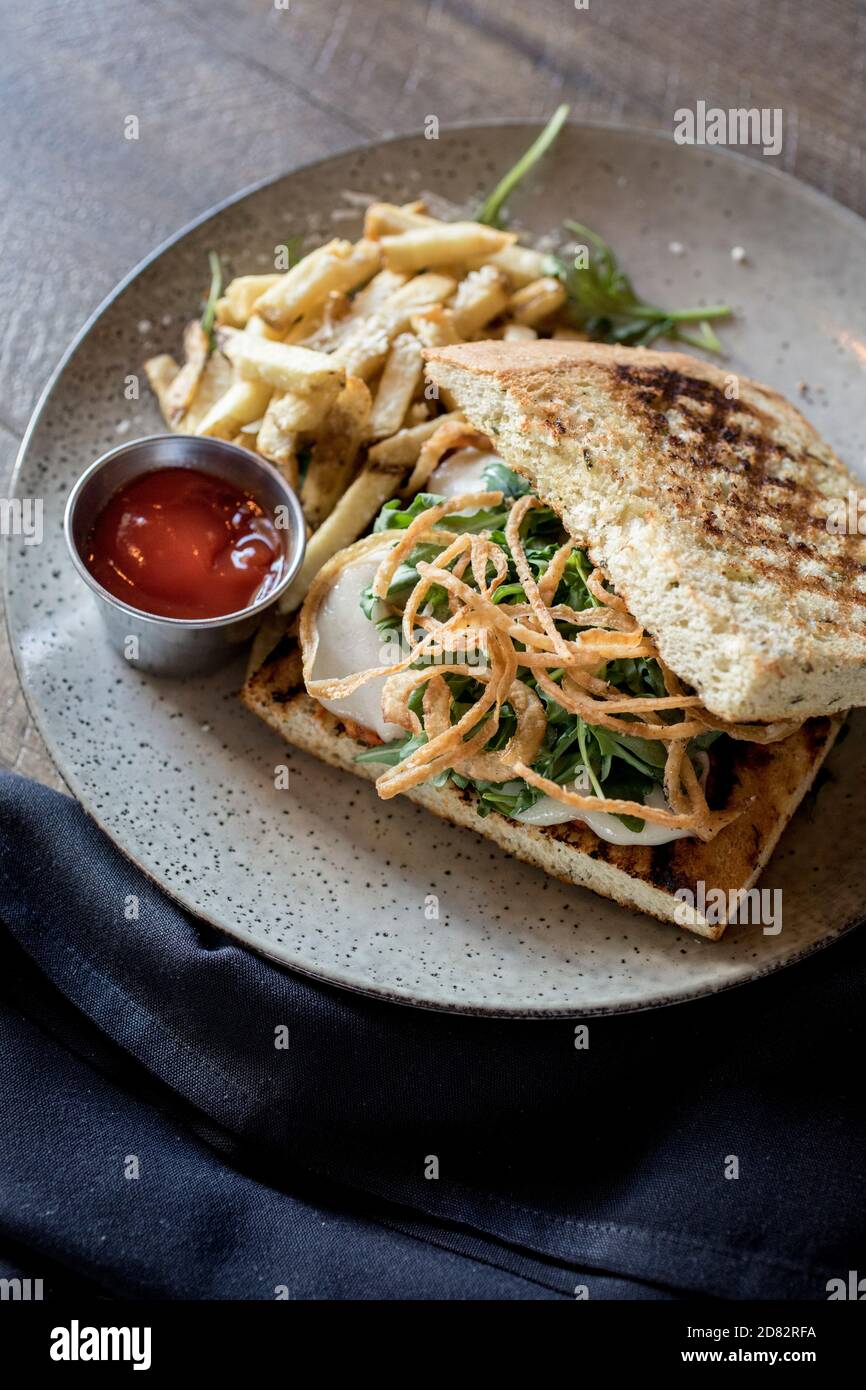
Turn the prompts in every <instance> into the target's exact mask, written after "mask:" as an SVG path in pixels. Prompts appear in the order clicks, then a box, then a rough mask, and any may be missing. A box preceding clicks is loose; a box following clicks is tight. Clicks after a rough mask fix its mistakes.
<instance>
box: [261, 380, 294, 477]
mask: <svg viewBox="0 0 866 1390" xmlns="http://www.w3.org/2000/svg"><path fill="white" fill-rule="evenodd" d="M278 399H279V393H278V392H274V394H273V396H271V399H270V403H269V405H268V408H267V410H266V411H265V414H264V418H263V419H262V422H261V425H260V426H259V429H258V434H257V437H256V451H257V453H260V454H261V455H262V457H263V458H266V459H269V460H270V462H271V463H273V464H275V465H276V467H277V468H279V470H280V472H281V473H282V475H283V477H284V478H285V479H286V481H287V482H288V483H289V484H290V486H291V487H297V484H298V436H297V433H296V432H295V431H294V430H286V429H283V427H282V425H281V424H280V423H279V420H278V419H277V417H276V414H275V410H274V407H275V404H276V402H277V401H278Z"/></svg>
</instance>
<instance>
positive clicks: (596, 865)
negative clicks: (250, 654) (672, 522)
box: [241, 642, 842, 940]
mask: <svg viewBox="0 0 866 1390" xmlns="http://www.w3.org/2000/svg"><path fill="white" fill-rule="evenodd" d="M241 698H242V700H243V702H244V704H245V705H246V706H247V708H248V709H250V710H252V711H253V712H254V713H255V714H257V715H259V717H260V718H262V719H264V720H265V722H266V723H267V724H269V725H270V726H271V727H272V728H273V729H275V730H276V732H277V733H279V735H280V736H281V737H282V738H283V739H285V740H286V741H287V742H288V743H291V744H294V745H295V746H297V747H299V748H302V749H304V750H305V751H306V752H309V753H313V754H315V756H316V757H318V758H321V759H322V760H323V761H324V762H327V763H330V764H331V765H332V766H334V767H340V768H343V769H345V770H346V771H349V772H353V773H355V774H356V775H357V776H360V777H365V778H367V779H369V780H373V779H375V777H376V776H377V775H378V771H379V769H377V768H376V767H375V766H371V765H370V764H358V763H357V762H356V761H355V759H356V757H357V755H358V753H359V752H360V751H361V750H362V748H363V747H364V746H365V744H364V743H363V742H361V741H360V740H359V739H358V738H357V737H356V736H353V735H356V734H357V730H355V729H353V728H352V727H351V725H350V724H346V723H342V722H341V721H340V720H339V719H337V718H336V717H335V716H334V715H333V714H331V713H329V711H327V710H326V709H324V708H323V707H322V706H321V705H320V704H319V703H318V701H316V700H314V699H312V698H311V697H310V696H309V695H307V693H306V691H305V690H304V687H303V683H302V679H301V663H300V654H299V652H298V650H297V647H296V646H295V645H294V644H292V643H289V642H287V643H286V644H284V649H283V651H282V654H278V655H277V656H275V657H274V658H272V659H271V660H270V661H269V662H267V663H266V664H265V665H264V666H263V667H262V668H261V669H260V670H259V671H258V672H256V674H255V675H254V676H252V677H251V678H250V680H248V681H247V683H246V685H245V686H244V689H243V691H242V695H241ZM841 722H842V721H841V719H839V718H835V719H817V720H811V721H809V722H808V723H807V724H805V725H804V726H803V728H802V729H801V730H800V731H798V733H796V734H794V735H793V736H792V737H791V738H788V739H786V740H785V741H784V742H783V743H779V744H771V745H766V746H761V747H759V746H757V745H755V744H737V745H736V746H735V747H734V749H733V751H732V757H731V759H730V761H729V762H728V763H727V764H726V765H723V767H722V768H721V769H720V770H717V772H716V774H715V778H716V785H715V788H713V787H711V788H710V798H711V800H712V801H714V802H715V803H716V804H723V805H737V806H742V807H743V808H744V810H743V814H742V815H741V816H740V817H739V819H737V820H736V821H734V822H733V823H732V824H731V825H729V826H728V827H726V829H725V830H723V831H722V832H721V834H720V835H718V836H717V837H716V839H715V840H713V841H711V842H710V843H709V844H703V843H701V842H700V841H697V840H685V839H683V840H675V841H673V842H672V843H671V844H668V845H661V846H657V847H655V848H650V847H648V846H643V845H640V846H622V845H610V844H607V843H606V842H605V841H603V840H600V839H599V838H598V837H597V836H596V835H595V834H594V833H593V832H592V831H591V830H590V829H589V828H588V827H587V826H585V825H583V824H582V823H580V822H576V821H573V822H569V823H566V824H564V825H554V826H532V825H520V824H518V823H517V822H515V821H512V820H509V819H508V818H507V817H506V816H501V815H499V814H497V813H496V812H493V813H491V814H490V815H489V816H486V817H481V816H479V815H478V813H477V811H476V810H475V798H474V794H473V793H472V792H471V791H468V790H467V791H465V792H464V791H460V790H459V789H458V788H457V787H455V786H454V785H453V784H449V785H447V786H445V787H431V786H420V787H416V788H415V789H414V790H412V791H410V792H408V793H406V795H408V796H409V799H410V800H412V801H415V802H417V803H418V804H419V805H422V806H426V807H427V809H428V810H431V811H433V812H435V814H436V815H438V816H441V817H442V818H443V819H444V820H448V821H451V822H452V823H453V824H455V825H459V826H462V827H464V828H467V829H471V830H474V831H476V832H477V833H478V834H479V835H483V836H485V837H486V838H487V839H489V840H493V841H494V842H495V843H496V844H498V845H499V846H501V848H503V849H504V850H506V851H507V852H508V853H509V854H512V855H514V856H515V857H516V858H518V859H521V860H524V861H525V862H527V863H529V864H533V865H535V866H536V867H537V868H541V869H544V870H545V872H547V873H549V874H552V875H553V876H554V877H555V878H560V879H562V880H563V881H565V882H566V883H572V884H579V885H582V886H584V887H587V888H591V889H593V890H594V891H595V892H597V893H600V894H602V895H603V896H604V897H608V898H613V899H614V900H615V901H616V902H619V903H621V904H622V905H623V906H626V907H633V908H637V909H638V910H640V911H641V912H646V913H648V914H650V915H651V916H654V917H657V918H659V919H660V920H662V921H668V922H673V921H676V920H677V919H676V918H675V916H674V913H675V911H676V909H677V908H679V907H680V903H679V901H678V900H677V898H676V896H675V895H676V892H677V890H678V889H681V888H687V889H689V890H690V891H692V892H694V891H695V889H696V885H697V883H698V882H699V881H703V883H704V884H705V887H706V891H707V892H709V891H710V889H712V888H721V889H723V890H724V891H725V892H726V893H728V892H730V891H732V890H735V889H738V888H749V887H751V886H752V885H753V884H754V883H755V881H756V880H757V878H758V876H759V875H760V873H761V871H762V869H763V868H764V866H765V864H766V863H767V860H768V859H769V857H770V855H771V854H772V852H773V850H774V848H775V846H776V844H777V842H778V839H779V836H780V835H781V833H782V831H783V829H784V827H785V825H786V824H787V823H788V821H789V820H790V818H791V816H792V815H793V814H794V811H795V810H796V808H797V806H798V805H799V803H800V801H801V800H802V798H803V796H804V795H805V794H806V792H807V791H808V789H809V787H810V786H811V785H812V782H813V780H814V778H815V775H816V773H817V771H818V769H819V767H820V766H821V763H822V762H823V761H824V758H825V757H826V755H827V753H828V752H829V750H830V748H831V747H832V745H833V742H834V740H835V738H836V735H837V733H838V731H839V727H840V725H841ZM678 924H679V925H685V926H687V927H688V929H689V930H690V931H693V932H695V933H696V934H697V935H699V936H704V937H707V938H708V939H710V940H717V939H718V938H719V937H720V936H721V935H722V933H723V931H724V925H723V924H721V923H712V924H711V923H708V922H706V921H705V920H704V919H703V918H701V917H698V916H697V915H695V918H694V920H693V921H691V922H686V923H678Z"/></svg>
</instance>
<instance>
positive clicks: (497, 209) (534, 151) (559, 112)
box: [476, 104, 571, 227]
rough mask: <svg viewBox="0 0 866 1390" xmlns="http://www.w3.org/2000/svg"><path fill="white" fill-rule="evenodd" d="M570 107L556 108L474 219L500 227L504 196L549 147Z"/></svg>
mask: <svg viewBox="0 0 866 1390" xmlns="http://www.w3.org/2000/svg"><path fill="white" fill-rule="evenodd" d="M570 109H571V108H570V107H569V106H566V105H565V104H563V105H562V106H558V107H557V108H556V110H555V111H554V113H553V115H552V116H551V118H550V120H549V121H548V122H547V125H546V126H545V127H544V130H543V131H542V132H541V134H540V135H539V136H538V139H537V140H533V142H532V144H531V145H530V146H529V149H528V150H527V151H526V153H525V154H522V155H521V156H520V158H519V159H518V161H517V163H516V164H515V165H514V166H513V167H512V168H511V169H509V171H508V173H507V174H505V175H504V176H503V177H502V178H501V179H500V180H499V182H498V184H497V185H496V187H495V188H494V190H493V192H492V193H491V194H490V196H489V197H488V198H486V199H485V200H484V202H483V203H482V205H481V207H480V208H479V210H478V214H477V217H476V221H478V222H484V223H486V225H487V226H488V227H500V226H501V225H502V221H501V218H500V213H501V211H502V205H503V203H504V202H505V200H506V198H509V197H510V196H511V194H512V193H513V192H514V190H515V188H516V187H517V185H518V184H519V183H520V181H521V179H523V178H525V177H526V175H527V174H528V173H529V171H530V169H531V168H532V167H533V165H535V164H537V163H538V161H539V160H540V159H541V157H542V155H544V154H546V152H547V151H548V150H549V149H550V146H551V145H552V144H553V142H554V140H555V139H556V137H557V135H558V134H559V132H560V130H561V129H562V127H563V125H564V124H565V122H566V120H567V118H568V113H569V111H570Z"/></svg>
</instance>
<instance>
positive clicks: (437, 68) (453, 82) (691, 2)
mask: <svg viewBox="0 0 866 1390" xmlns="http://www.w3.org/2000/svg"><path fill="white" fill-rule="evenodd" d="M0 33H2V36H3V42H2V47H0V72H2V82H0V190H2V197H0V244H2V257H0V310H2V313H0V469H2V470H3V475H4V477H8V473H9V470H10V469H11V466H12V463H13V460H14V456H15V452H16V449H17V445H18V441H19V439H20V436H21V435H22V433H23V431H24V429H25V427H26V424H27V420H28V418H29V415H30V413H31V410H32V408H33V405H34V403H35V401H36V399H37V397H38V395H39V392H40V390H41V389H42V386H43V385H44V382H45V380H46V379H47V377H48V375H49V373H50V371H51V368H52V367H53V365H54V364H55V362H56V361H57V359H58V358H59V356H60V354H61V353H62V351H63V349H64V347H65V345H66V343H67V342H68V341H69V339H70V338H71V337H72V336H73V335H74V334H75V332H76V330H77V329H78V328H79V327H80V325H81V323H82V322H83V321H84V319H85V318H86V317H87V316H88V314H89V313H90V312H91V311H92V310H93V309H94V308H95V306H96V305H97V304H98V303H99V302H100V300H101V299H102V298H103V296H104V295H106V294H107V293H108V292H109V290H110V289H111V288H112V286H113V285H114V284H115V283H116V282H117V281H118V280H119V279H120V277H121V276H122V275H123V274H124V273H125V272H126V271H127V270H129V269H130V267H131V266H132V265H134V264H135V262H136V261H138V260H139V259H140V258H141V257H143V256H144V255H146V254H147V252H148V251H150V250H151V249H152V247H153V246H154V245H155V244H157V243H158V242H160V241H161V240H162V239H164V238H165V237H166V236H168V235H169V234H170V233H172V232H173V231H175V230H176V229H177V228H178V227H180V226H181V225H183V224H184V223H185V222H187V221H189V220H190V219H191V218H192V217H194V216H195V215H196V214H198V213H200V212H202V211H204V210H205V209H206V208H208V207H209V206H211V205H212V204H213V203H215V202H218V201H219V200H220V199H222V198H225V197H227V196H228V195H230V194H231V193H233V192H235V191H236V190H237V189H238V188H241V187H243V186H244V185H246V184H249V183H252V182H255V181H256V180H259V179H264V178H268V177H274V176H276V175H278V174H281V173H284V172H285V171H286V170H287V169H289V168H291V167H292V166H293V165H296V164H299V163H303V162H305V161H308V160H311V159H315V158H317V157H319V156H323V155H327V154H331V153H334V152H336V151H338V150H340V149H345V148H347V147H349V146H351V145H354V144H358V143H359V142H362V141H368V140H375V139H377V138H379V137H381V136H383V135H387V134H390V133H393V132H414V131H420V130H421V129H423V125H424V121H425V119H426V118H427V117H428V116H431V115H434V116H436V117H438V119H439V121H440V122H441V123H442V124H443V125H446V124H449V123H451V122H455V121H465V120H471V119H480V120H483V119H487V118H489V117H491V116H520V117H531V118H539V119H540V118H543V117H544V116H546V115H547V114H549V113H550V111H551V110H552V109H553V108H554V106H556V104H557V103H558V102H560V101H563V100H567V101H569V102H571V104H572V116H573V118H574V119H578V120H579V119H581V118H591V119H595V120H600V119H601V120H610V121H616V122H632V123H636V124H639V125H644V126H651V127H656V128H660V129H664V130H668V131H670V130H671V129H672V126H673V120H674V112H675V111H676V109H677V108H678V107H683V106H694V104H695V103H696V102H697V101H698V100H704V101H706V102H707V104H708V105H709V106H720V107H723V108H728V107H732V106H737V107H740V106H756V107H769V108H776V107H779V108H781V109H782V111H783V113H784V135H785V138H784V145H783V149H782V153H781V154H780V156H779V157H778V159H777V160H775V161H774V162H775V163H777V164H778V165H779V166H780V167H781V168H784V169H786V170H787V171H788V172H790V173H793V174H796V175H797V176H798V177H800V178H802V179H804V180H806V181H807V182H809V183H811V184H814V185H815V186H816V187H817V188H820V189H821V190H822V191H823V192H825V193H828V194H830V195H831V196H832V197H834V198H836V199H838V200H839V201H840V202H842V203H845V204H847V205H848V206H849V207H851V208H854V209H855V210H856V211H857V212H859V213H861V214H866V121H864V95H866V4H864V3H863V0H821V2H820V3H819V4H818V3H814V0H811V2H810V0H712V3H710V0H588V5H587V7H586V8H585V9H584V8H581V7H580V0H578V3H575V0H80V3H78V4H74V5H73V4H69V3H68V0H26V3H22V0H0ZM129 116H136V117H137V118H138V123H139V139H138V140H128V139H126V138H125V137H124V123H125V121H126V119H127V117H129ZM756 157H759V158H760V157H761V156H760V153H757V154H756ZM0 711H2V723H0V764H2V765H3V766H6V767H12V768H15V769H17V770H18V771H21V772H24V773H27V774H29V775H31V776H34V777H37V778H39V779H41V780H43V781H46V782H52V783H54V784H56V785H59V784H60V783H59V779H58V776H57V773H56V771H55V770H54V769H53V767H52V764H51V761H50V759H49V757H48V754H47V752H46V751H45V749H44V748H43V746H42V744H41V741H40V739H39V736H38V734H37V733H36V731H35V730H34V729H33V727H32V725H31V723H30V720H29V717H28V714H27V709H26V706H25V703H24V700H23V697H22V695H21V692H20V689H19V686H18V681H17V677H16V675H15V671H14V667H13V665H12V660H11V656H10V654H9V652H8V648H7V647H6V645H5V639H4V641H3V645H2V647H0Z"/></svg>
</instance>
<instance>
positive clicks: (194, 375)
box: [164, 319, 210, 428]
mask: <svg viewBox="0 0 866 1390" xmlns="http://www.w3.org/2000/svg"><path fill="white" fill-rule="evenodd" d="M183 351H184V356H185V358H186V361H185V362H184V364H183V366H182V367H181V369H180V371H179V372H178V374H177V376H176V377H175V378H174V381H173V382H172V383H171V385H170V386H169V387H168V389H167V390H166V392H165V406H164V410H165V412H166V419H167V420H168V422H169V424H170V425H171V426H172V428H176V427H177V426H178V425H179V423H180V421H181V420H182V418H183V416H184V414H185V413H186V411H187V410H188V409H189V406H190V403H191V401H192V398H193V396H194V395H195V393H196V391H197V390H198V384H199V382H200V381H201V378H202V373H203V372H204V369H205V366H206V365H207V359H208V356H209V354H210V339H209V338H208V335H207V333H205V331H204V329H203V328H202V326H201V321H200V320H199V319H193V320H192V322H191V323H188V324H187V326H186V328H185V329H184V331H183Z"/></svg>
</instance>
